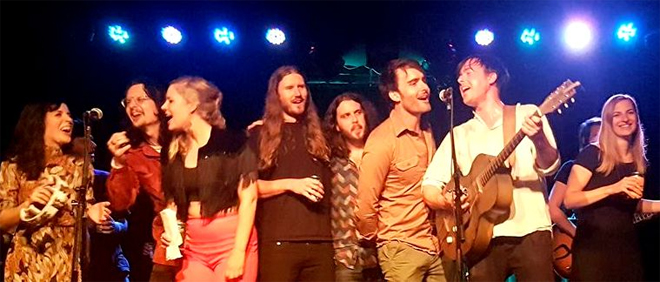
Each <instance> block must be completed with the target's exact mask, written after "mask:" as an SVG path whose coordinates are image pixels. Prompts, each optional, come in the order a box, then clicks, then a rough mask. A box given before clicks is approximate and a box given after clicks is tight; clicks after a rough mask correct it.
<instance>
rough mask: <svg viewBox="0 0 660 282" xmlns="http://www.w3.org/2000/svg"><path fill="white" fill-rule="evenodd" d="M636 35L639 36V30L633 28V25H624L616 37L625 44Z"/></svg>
mask: <svg viewBox="0 0 660 282" xmlns="http://www.w3.org/2000/svg"><path fill="white" fill-rule="evenodd" d="M635 34H637V28H636V27H635V26H633V23H627V24H622V25H621V26H620V27H619V30H618V31H617V32H616V36H617V37H618V38H619V39H621V40H623V41H625V42H628V41H630V40H632V39H633V37H635Z"/></svg>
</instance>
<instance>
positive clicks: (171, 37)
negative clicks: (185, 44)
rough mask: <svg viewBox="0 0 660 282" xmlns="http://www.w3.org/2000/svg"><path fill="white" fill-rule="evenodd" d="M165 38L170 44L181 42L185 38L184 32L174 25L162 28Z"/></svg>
mask: <svg viewBox="0 0 660 282" xmlns="http://www.w3.org/2000/svg"><path fill="white" fill-rule="evenodd" d="M161 35H162V36H163V39H165V41H167V42H168V43H170V44H179V43H180V42H181V40H182V39H183V34H182V33H181V31H179V30H178V29H177V28H175V27H173V26H166V27H164V28H163V29H162V30H161Z"/></svg>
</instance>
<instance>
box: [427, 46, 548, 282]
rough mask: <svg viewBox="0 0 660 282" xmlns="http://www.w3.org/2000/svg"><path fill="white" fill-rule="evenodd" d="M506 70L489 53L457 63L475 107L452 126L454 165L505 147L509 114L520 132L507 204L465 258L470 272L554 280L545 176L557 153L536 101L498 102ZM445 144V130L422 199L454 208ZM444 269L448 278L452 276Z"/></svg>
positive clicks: (462, 166)
mask: <svg viewBox="0 0 660 282" xmlns="http://www.w3.org/2000/svg"><path fill="white" fill-rule="evenodd" d="M508 78H509V74H508V71H507V70H506V69H505V68H504V66H503V65H502V64H501V63H500V62H499V60H497V59H495V58H492V57H488V56H470V57H468V58H466V59H464V60H463V61H462V62H461V63H460V64H459V65H458V83H459V85H460V92H461V96H462V98H463V102H464V103H465V104H466V105H467V106H470V107H471V108H473V109H474V118H472V119H470V120H468V121H467V122H465V123H463V124H461V125H459V126H457V127H456V128H454V130H453V132H454V137H455V141H456V142H455V146H456V158H457V160H456V162H457V163H458V167H459V170H460V172H461V173H462V174H463V175H467V174H468V172H470V169H471V168H472V162H473V161H474V159H475V158H476V157H477V155H479V154H486V155H491V156H495V155H497V154H498V153H499V152H500V151H501V150H502V149H503V148H504V131H505V130H504V128H505V127H506V126H505V125H504V124H508V121H509V120H511V121H515V125H514V126H512V127H515V129H516V131H517V130H521V131H522V132H524V133H525V135H526V136H527V137H525V139H523V140H522V141H521V142H520V144H519V145H518V147H517V149H516V150H515V151H514V153H512V155H511V158H510V159H509V160H508V161H507V163H508V165H507V166H508V167H511V172H510V174H511V177H512V180H513V203H512V207H511V210H512V212H511V214H510V216H509V218H508V219H507V220H506V221H504V222H502V223H500V224H497V225H495V226H494V228H493V230H492V237H493V239H492V240H491V241H490V245H489V247H488V250H487V251H486V252H485V254H484V257H483V258H481V259H479V260H477V261H470V262H468V263H469V266H470V280H472V281H504V279H506V278H507V277H508V276H509V275H511V274H515V275H516V280H517V281H553V280H554V275H553V272H552V245H551V243H552V242H551V233H550V230H551V223H550V215H549V213H548V207H547V204H546V201H545V191H546V187H545V181H544V177H545V176H546V175H549V174H552V173H554V171H555V170H556V169H557V167H558V166H559V153H558V152H557V145H556V143H555V139H554V137H553V135H552V130H551V129H550V126H549V124H548V121H547V119H546V118H545V117H539V116H535V115H532V114H533V113H534V112H536V111H537V110H538V108H537V107H536V106H534V105H520V104H519V105H516V106H511V107H505V105H504V103H502V100H501V99H500V91H501V90H500V89H501V88H502V87H503V85H504V84H505V83H506V82H507V81H508ZM507 113H509V114H507ZM507 115H509V117H507ZM514 117H515V118H514ZM450 144H451V141H450V139H449V135H447V137H445V139H444V140H443V141H442V143H441V144H440V147H438V152H437V153H436V154H435V156H434V157H433V161H432V162H431V164H430V165H429V167H428V170H427V171H426V174H425V175H424V180H423V182H422V188H423V189H422V190H423V193H424V200H425V201H426V203H427V204H428V205H429V206H430V207H431V208H433V209H445V210H451V209H453V208H454V204H453V199H452V198H453V197H452V194H450V193H449V192H447V189H443V188H444V187H445V186H446V185H447V183H448V182H449V180H450V179H451V177H452V168H451V163H452V160H451V156H452V152H451V146H450ZM450 274H451V275H448V277H449V278H450V279H449V280H450V281H454V280H459V279H458V277H457V276H454V275H453V274H454V273H453V272H452V273H450Z"/></svg>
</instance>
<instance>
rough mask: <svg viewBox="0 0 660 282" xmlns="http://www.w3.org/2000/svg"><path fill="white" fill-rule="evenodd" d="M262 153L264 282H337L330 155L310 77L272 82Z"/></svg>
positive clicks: (258, 137) (257, 139) (292, 72)
mask: <svg viewBox="0 0 660 282" xmlns="http://www.w3.org/2000/svg"><path fill="white" fill-rule="evenodd" d="M262 121H263V125H259V126H256V127H254V128H252V130H251V132H250V145H251V146H252V148H253V150H254V151H255V152H258V155H259V183H258V184H259V185H258V186H259V188H258V189H259V198H260V199H259V202H258V206H257V215H256V226H257V230H258V232H259V280H260V281H333V280H334V262H333V259H332V257H333V254H334V249H333V247H332V234H331V233H330V198H329V197H328V196H329V194H330V176H331V174H330V170H329V168H328V161H329V155H330V150H329V148H328V146H327V144H326V141H325V138H324V136H323V132H322V130H321V122H320V120H319V117H318V114H317V112H316V107H315V106H314V103H313V102H312V98H311V95H310V94H309V90H308V88H307V85H306V84H305V79H304V78H303V76H302V74H301V73H300V71H298V70H297V69H296V68H295V67H292V66H283V67H280V68H278V69H277V70H275V72H274V73H273V74H272V75H271V77H270V79H269V81H268V92H267V94H266V104H265V109H264V115H263V118H262Z"/></svg>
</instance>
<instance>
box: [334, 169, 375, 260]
mask: <svg viewBox="0 0 660 282" xmlns="http://www.w3.org/2000/svg"><path fill="white" fill-rule="evenodd" d="M331 169H332V195H331V203H332V208H331V212H330V216H331V222H332V237H333V239H334V240H333V242H334V247H335V261H336V262H338V263H341V264H343V265H344V266H346V267H347V268H350V269H355V268H356V267H362V268H371V267H376V266H378V260H377V258H376V249H375V248H363V247H361V246H359V245H358V236H357V232H356V230H355V217H354V214H355V212H354V211H355V204H356V200H355V199H356V197H357V186H358V169H357V167H356V166H355V164H354V163H353V162H352V161H350V160H348V159H345V158H337V157H335V158H333V159H332V161H331Z"/></svg>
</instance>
